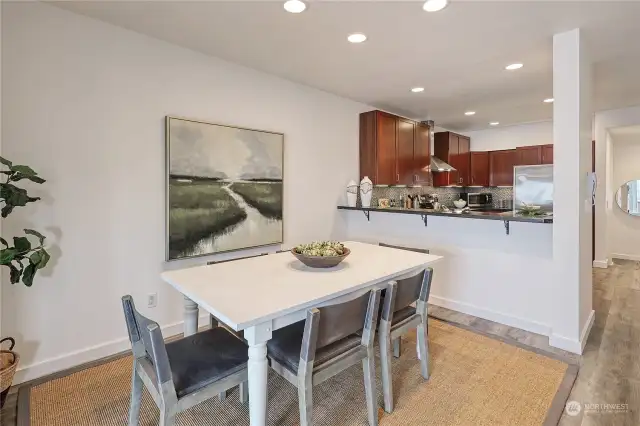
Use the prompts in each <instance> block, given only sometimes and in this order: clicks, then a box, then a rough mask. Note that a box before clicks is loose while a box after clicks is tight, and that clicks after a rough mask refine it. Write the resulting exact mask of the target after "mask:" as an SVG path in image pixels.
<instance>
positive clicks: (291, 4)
mask: <svg viewBox="0 0 640 426" xmlns="http://www.w3.org/2000/svg"><path fill="white" fill-rule="evenodd" d="M306 8H307V5H306V4H304V2H303V1H301V0H288V1H286V2H284V10H286V11H287V12H290V13H301V12H304V10H305V9H306Z"/></svg>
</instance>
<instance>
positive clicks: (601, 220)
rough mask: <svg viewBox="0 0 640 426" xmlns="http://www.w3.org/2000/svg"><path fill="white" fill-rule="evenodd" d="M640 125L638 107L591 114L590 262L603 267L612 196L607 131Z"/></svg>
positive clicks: (608, 253)
mask: <svg viewBox="0 0 640 426" xmlns="http://www.w3.org/2000/svg"><path fill="white" fill-rule="evenodd" d="M636 124H640V106H635V107H631V108H621V109H615V110H609V111H602V112H598V113H596V114H595V120H594V135H595V140H596V174H597V175H598V188H597V190H596V218H595V222H596V231H595V235H594V238H595V245H596V249H595V260H594V265H595V266H600V267H606V266H607V264H608V262H609V260H610V259H611V249H610V248H609V247H608V238H607V233H608V231H607V222H608V220H609V219H608V217H609V215H610V214H611V211H612V206H613V203H614V201H613V195H614V194H612V193H610V192H609V190H608V188H610V185H609V184H608V179H609V178H611V168H610V167H609V171H607V165H608V159H609V158H610V157H611V156H608V155H607V145H608V143H607V132H608V130H609V129H612V128H614V127H626V126H633V125H636Z"/></svg>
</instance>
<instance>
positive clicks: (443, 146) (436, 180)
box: [433, 132, 471, 186]
mask: <svg viewBox="0 0 640 426" xmlns="http://www.w3.org/2000/svg"><path fill="white" fill-rule="evenodd" d="M470 148H471V139H470V138H468V137H467V136H463V135H459V134H457V133H453V132H438V133H436V134H435V139H434V143H433V155H435V156H436V157H438V158H439V159H441V160H443V161H445V162H446V163H449V164H450V165H451V166H453V168H455V169H456V171H455V172H435V173H433V186H452V185H456V186H466V185H470V184H471V179H470V170H469V169H470V166H471V155H470V151H471V149H470Z"/></svg>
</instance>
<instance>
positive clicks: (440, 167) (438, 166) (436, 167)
mask: <svg viewBox="0 0 640 426" xmlns="http://www.w3.org/2000/svg"><path fill="white" fill-rule="evenodd" d="M423 123H424V124H426V125H427V126H429V139H430V140H432V141H433V140H435V139H434V136H435V133H436V130H435V128H436V125H435V123H434V122H433V120H427V121H423ZM429 168H430V169H431V170H430V171H431V172H432V173H437V172H455V171H456V169H455V168H454V167H453V166H452V165H451V164H449V163H445V162H444V161H442V160H441V159H439V158H438V157H436V156H435V155H432V156H431V163H430V164H429Z"/></svg>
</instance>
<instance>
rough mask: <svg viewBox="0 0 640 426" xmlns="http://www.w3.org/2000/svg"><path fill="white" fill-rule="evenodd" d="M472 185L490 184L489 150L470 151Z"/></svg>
mask: <svg viewBox="0 0 640 426" xmlns="http://www.w3.org/2000/svg"><path fill="white" fill-rule="evenodd" d="M470 171H471V172H470V175H471V185H475V186H489V184H490V183H489V152H488V151H485V152H472V153H470Z"/></svg>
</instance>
